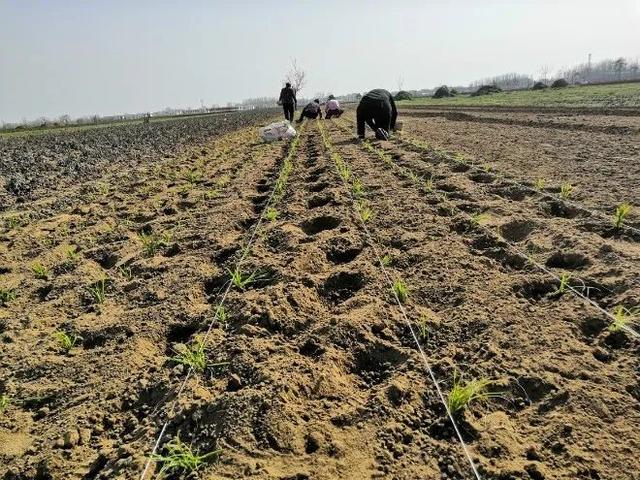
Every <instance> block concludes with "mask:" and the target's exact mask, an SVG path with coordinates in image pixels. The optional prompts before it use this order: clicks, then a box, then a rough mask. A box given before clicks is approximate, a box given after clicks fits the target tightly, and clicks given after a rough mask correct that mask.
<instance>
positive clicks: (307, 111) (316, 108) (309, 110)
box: [298, 98, 322, 122]
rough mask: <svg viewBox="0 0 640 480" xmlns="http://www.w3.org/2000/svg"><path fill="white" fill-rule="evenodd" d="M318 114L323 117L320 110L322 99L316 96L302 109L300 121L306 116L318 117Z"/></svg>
mask: <svg viewBox="0 0 640 480" xmlns="http://www.w3.org/2000/svg"><path fill="white" fill-rule="evenodd" d="M318 115H319V116H320V118H322V110H320V100H318V99H317V98H316V99H315V100H314V101H313V102H311V103H309V104H307V106H306V107H304V108H303V109H302V113H301V114H300V118H299V119H298V122H301V121H302V119H304V118H305V117H307V118H318Z"/></svg>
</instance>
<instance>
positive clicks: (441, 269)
mask: <svg viewBox="0 0 640 480" xmlns="http://www.w3.org/2000/svg"><path fill="white" fill-rule="evenodd" d="M420 121H421V122H422V121H424V120H423V119H421V120H420ZM412 122H413V121H408V122H407V123H406V124H405V125H407V124H408V125H407V128H408V130H409V131H410V132H411V133H412V134H413V135H418V133H419V128H420V125H418V122H416V125H413V123H412ZM351 130H352V123H351V121H350V120H346V121H345V120H339V121H337V122H333V121H324V122H322V123H320V122H315V121H311V122H306V123H305V124H304V126H303V129H302V131H301V134H300V137H299V144H295V143H294V144H292V145H290V146H289V147H287V146H284V145H281V144H271V145H262V144H257V143H255V141H254V138H255V132H254V131H253V130H252V129H241V130H238V131H237V132H234V133H229V134H226V135H224V136H223V137H221V138H219V139H217V140H216V141H215V142H213V143H211V144H209V145H203V146H198V147H197V148H194V149H192V150H191V151H187V152H184V153H183V154H181V155H179V156H178V157H177V158H170V159H166V160H164V161H162V162H159V163H158V165H157V166H156V167H154V168H153V169H150V171H147V170H143V169H141V170H140V171H139V172H138V173H137V174H136V175H126V176H125V175H122V176H120V177H113V180H112V181H111V182H110V184H109V189H108V191H105V190H104V189H100V188H88V187H87V188H85V189H80V190H78V192H76V191H74V192H73V194H72V195H70V196H69V197H70V200H68V202H69V205H66V204H65V208H64V209H62V207H61V210H60V211H55V212H54V214H51V215H45V214H42V215H40V216H39V217H38V216H36V215H34V217H36V218H37V220H34V221H31V222H30V223H28V224H26V225H22V226H15V227H13V228H12V229H10V230H7V231H5V233H4V234H3V236H2V237H1V238H0V269H1V270H0V272H2V275H1V277H0V288H4V289H5V291H6V290H7V289H11V288H14V289H15V293H16V298H15V299H11V300H8V301H7V302H6V305H5V306H3V307H0V326H1V329H2V332H1V334H2V340H3V343H2V351H3V355H2V359H1V363H0V375H1V377H0V379H1V383H0V394H4V395H6V397H7V398H9V405H8V407H7V408H6V409H5V410H4V412H3V413H2V414H0V415H1V416H0V440H2V441H0V458H1V459H2V463H0V475H2V477H0V478H3V479H6V480H9V479H11V480H16V479H21V480H22V479H31V478H38V479H59V478H60V479H63V478H64V479H93V478H100V479H107V478H109V479H112V478H117V479H129V478H140V475H141V474H142V472H143V470H144V468H145V465H146V464H147V459H148V455H149V454H150V453H151V451H152V450H153V447H154V445H155V444H156V441H157V440H158V439H159V440H160V441H159V443H158V445H159V447H158V449H157V452H159V453H160V454H162V453H165V452H166V446H167V445H168V444H169V442H171V441H172V440H175V438H177V437H179V438H180V439H181V440H182V441H183V442H186V443H187V444H189V445H192V446H193V448H194V449H195V450H197V451H199V452H200V453H206V452H210V451H214V450H216V449H219V451H220V453H219V456H218V459H217V461H216V462H210V463H208V464H207V465H205V466H204V467H203V468H201V469H200V470H199V472H198V474H197V478H203V479H219V478H230V479H231V478H261V479H262V478H264V479H305V478H309V479H334V478H344V479H354V478H394V479H415V478H441V479H462V478H472V477H473V473H472V470H471V465H470V462H469V461H468V459H467V458H466V456H465V452H464V450H463V448H462V444H461V441H460V439H459V438H458V436H457V435H456V432H455V431H454V429H453V427H452V423H451V422H450V420H449V419H448V417H447V414H446V410H445V407H444V405H443V403H442V401H441V398H440V397H439V396H438V394H437V391H436V388H435V385H434V383H433V381H432V378H435V379H436V381H437V382H438V385H439V387H440V388H441V390H442V391H443V392H444V395H445V396H446V394H447V393H448V391H449V390H450V388H451V386H452V383H453V379H454V377H455V376H456V375H458V376H462V379H463V381H466V380H471V379H479V378H486V379H487V380H489V381H490V382H491V386H490V389H491V391H492V392H494V393H495V394H496V395H495V396H494V397H493V398H490V399H488V400H487V401H478V402H475V403H472V404H470V405H469V407H468V408H467V409H466V410H464V411H462V412H458V413H456V414H455V416H454V420H455V422H456V425H457V426H458V427H459V430H460V433H461V436H462V440H463V441H464V443H465V444H466V445H467V446H468V449H469V452H470V458H471V460H472V461H473V464H474V466H476V468H477V469H478V471H479V475H480V476H481V478H491V479H534V480H538V479H545V478H546V479H551V478H554V479H555V478H558V479H605V478H615V479H638V478H640V477H639V476H638V473H637V472H638V471H640V461H639V460H638V458H639V457H638V455H637V452H638V451H640V433H639V431H640V430H639V429H638V427H639V426H640V410H639V408H638V405H639V402H640V382H639V379H638V372H639V368H640V365H639V363H638V354H639V353H640V342H638V340H637V339H636V338H635V337H634V336H633V335H632V334H631V333H625V332H621V331H618V332H612V331H611V330H610V329H609V324H610V318H608V317H607V316H606V315H605V314H604V313H603V310H604V311H610V310H611V309H612V308H613V307H614V306H616V305H626V306H628V307H633V306H635V305H638V294H639V293H640V285H639V284H638V279H637V272H638V268H639V265H640V249H639V248H638V241H639V239H638V238H637V237H636V235H635V233H634V232H633V231H612V230H611V229H610V227H609V224H608V223H607V222H606V221H604V220H601V219H599V218H594V217H592V216H590V215H588V214H587V213H585V212H584V211H582V210H578V211H577V213H576V212H573V211H571V212H572V213H575V215H574V214H571V215H569V214H566V211H567V210H571V209H570V208H569V207H568V206H567V205H564V204H562V203H561V204H556V203H554V202H555V200H553V199H549V198H547V197H546V196H545V195H542V194H541V195H536V194H531V193H530V192H528V191H527V190H522V189H518V188H516V187H514V186H513V184H511V183H508V182H505V181H503V180H499V179H497V178H496V177H495V176H494V175H492V174H490V173H487V174H485V175H480V176H479V174H478V173H477V172H475V171H472V170H470V169H464V168H460V166H459V165H458V164H456V163H455V162H453V163H452V162H448V161H445V160H443V158H442V156H441V155H439V154H437V152H431V153H429V152H428V151H424V150H420V149H416V148H410V145H408V144H407V143H406V142H405V141H403V140H402V139H394V140H393V141H392V142H387V143H385V144H382V143H378V142H373V143H366V144H360V143H357V142H356V141H355V140H354V138H353V136H352V132H351ZM322 133H324V138H325V139H326V142H325V141H323V136H322ZM565 133H566V132H565ZM421 138H422V139H423V140H424V141H428V142H431V141H432V140H431V137H430V136H429V135H425V136H424V137H421ZM286 157H287V158H290V159H291V160H292V169H291V172H290V175H289V176H288V179H287V182H286V186H285V187H284V190H283V195H275V196H272V192H273V191H274V188H276V191H278V189H279V188H280V187H279V186H278V185H279V182H277V181H276V179H277V178H278V176H279V175H280V172H281V170H282V166H283V160H284V159H285V158H286ZM340 162H343V164H344V165H347V166H348V168H349V174H348V175H349V176H348V179H346V180H345V178H344V177H345V176H346V175H344V172H342V173H343V176H341V175H340V173H339V169H338V168H337V165H338V164H340ZM514 168H515V167H514ZM407 172H412V174H413V175H411V176H408V175H407V174H406V173H407ZM425 178H431V179H432V184H431V185H430V186H429V188H425V185H424V179H425ZM598 178H599V177H598ZM354 185H360V188H357V189H356V187H354ZM83 192H84V193H83ZM273 199H275V200H273ZM580 200H582V198H576V201H580ZM38 205H39V204H38V203H37V202H35V203H34V205H33V208H34V209H36V210H38V208H37V206H38ZM48 211H49V210H47V212H48ZM365 211H367V212H370V213H371V216H370V218H368V219H366V222H363V219H364V218H366V215H364V213H363V212H365ZM267 212H269V213H270V215H267ZM559 213H561V214H559ZM480 214H482V216H480ZM470 219H471V220H470ZM494 232H499V234H495V233H494ZM141 234H142V235H141ZM145 235H152V236H153V235H156V237H153V238H158V239H162V241H161V242H159V244H158V245H157V250H156V251H151V250H149V249H148V248H147V249H146V251H145V249H144V245H143V240H144V239H145V238H147V239H148V238H149V237H146V236H145ZM69 246H76V247H77V252H78V253H77V254H75V255H73V254H72V255H69V253H68V251H69V249H68V247H69ZM74 251H75V250H74ZM517 252H523V253H524V256H523V255H519V254H518V253H517ZM241 259H243V260H242V261H241V263H240V267H241V268H240V270H241V271H242V272H244V273H245V275H248V274H250V273H253V274H254V277H253V281H251V282H249V283H247V284H246V285H245V286H244V287H242V288H238V287H235V286H231V287H230V286H229V283H228V281H229V272H230V271H234V270H236V267H237V266H238V262H239V261H240V260H241ZM35 262H39V263H41V264H43V265H46V266H48V267H49V278H48V279H35V278H34V271H33V270H32V267H33V265H34V263H35ZM536 265H542V266H544V267H545V271H542V270H540V269H538V268H536ZM566 272H570V277H569V285H570V286H572V287H573V288H574V289H575V290H576V292H577V293H579V294H580V295H584V296H587V297H588V300H590V301H591V302H593V303H589V302H588V301H587V300H585V298H583V297H581V296H578V295H573V294H572V292H571V291H569V290H567V291H564V292H558V282H557V280H556V278H555V277H554V275H561V274H562V273H566ZM102 278H106V280H105V292H106V300H105V301H104V303H96V299H95V298H93V297H92V295H91V294H90V293H89V291H88V289H87V287H92V286H93V287H95V286H96V281H99V280H100V279H102ZM394 280H402V281H404V282H405V283H406V285H407V288H408V295H407V298H406V300H404V302H403V307H402V308H400V306H399V305H398V303H397V299H396V298H395V297H394V295H393V294H392V290H391V285H390V282H391V281H394ZM221 304H222V305H224V307H225V311H226V312H227V313H228V318H227V319H226V320H225V321H221V320H220V315H216V312H217V311H218V312H219V306H220V305H221ZM600 309H603V310H600ZM62 330H64V331H68V332H75V333H76V334H77V335H79V336H80V337H81V340H79V342H78V345H77V346H76V347H75V348H72V349H71V350H70V351H69V353H64V352H63V351H61V349H60V346H59V345H58V344H57V343H56V340H55V338H54V337H53V335H54V332H56V331H62ZM412 331H413V333H414V334H415V337H414V335H413V334H412ZM205 336H206V348H205V352H206V354H207V359H208V362H209V365H208V366H207V367H206V368H205V369H204V371H203V372H200V373H193V372H189V371H188V369H187V368H185V367H184V366H183V365H180V364H178V363H176V361H175V360H173V358H174V357H175V356H176V352H177V351H180V349H181V348H182V347H181V345H184V344H190V343H193V342H194V341H195V340H196V339H198V338H200V339H202V338H203V337H205ZM416 340H417V341H418V343H419V344H420V346H421V348H422V350H419V349H418V346H417V343H416ZM421 352H422V353H421ZM423 355H424V357H423ZM428 368H430V369H431V373H429V370H428ZM432 375H433V377H432ZM163 427H165V428H163ZM157 463H158V465H157V464H156V462H151V463H150V469H149V471H148V472H147V473H148V475H147V476H146V478H154V471H155V472H157V471H158V470H159V469H160V464H161V463H162V462H157ZM155 476H157V475H155ZM170 478H179V477H178V476H173V477H170ZM184 478H190V477H188V476H184ZM194 478H196V477H195V476H194Z"/></svg>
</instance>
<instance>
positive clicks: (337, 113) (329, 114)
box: [324, 108, 344, 120]
mask: <svg viewBox="0 0 640 480" xmlns="http://www.w3.org/2000/svg"><path fill="white" fill-rule="evenodd" d="M343 113H344V110H342V109H340V108H339V109H338V110H329V111H327V114H326V115H325V116H324V118H326V119H327V120H328V119H330V118H332V117H336V118H339V117H340V115H342V114H343Z"/></svg>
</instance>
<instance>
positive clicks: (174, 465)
mask: <svg viewBox="0 0 640 480" xmlns="http://www.w3.org/2000/svg"><path fill="white" fill-rule="evenodd" d="M165 451H166V453H165V454H162V455H154V457H153V459H154V460H155V461H156V462H158V463H160V464H161V465H162V467H161V468H160V472H158V473H159V475H161V476H164V475H176V474H180V473H191V472H196V471H197V470H199V469H200V468H201V467H202V466H203V465H205V464H206V463H208V462H211V461H214V460H217V459H218V457H219V456H220V454H221V453H222V450H219V449H218V450H214V451H213V452H209V453H205V454H204V455H200V454H198V453H197V452H194V451H193V449H192V448H191V446H189V445H187V444H186V443H183V442H182V441H181V440H180V437H179V436H177V437H176V438H175V439H173V440H172V441H170V442H169V443H167V444H166V445H165Z"/></svg>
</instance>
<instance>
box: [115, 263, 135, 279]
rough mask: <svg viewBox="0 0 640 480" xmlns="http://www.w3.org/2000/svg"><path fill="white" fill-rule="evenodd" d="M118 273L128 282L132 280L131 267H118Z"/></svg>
mask: <svg viewBox="0 0 640 480" xmlns="http://www.w3.org/2000/svg"><path fill="white" fill-rule="evenodd" d="M118 273H120V275H122V277H123V278H124V279H125V280H128V281H130V280H131V279H132V278H133V271H132V270H131V267H128V266H126V265H120V266H118Z"/></svg>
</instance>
